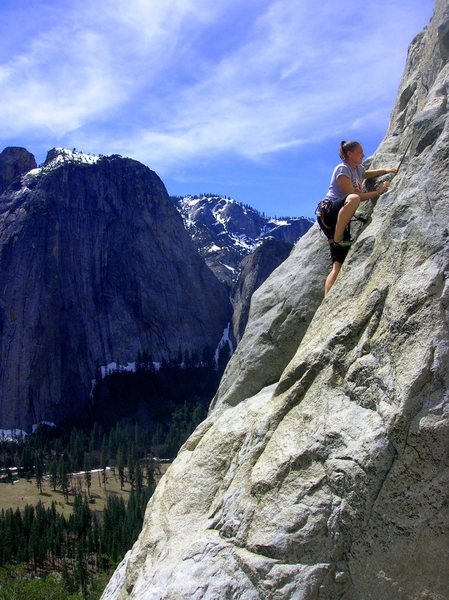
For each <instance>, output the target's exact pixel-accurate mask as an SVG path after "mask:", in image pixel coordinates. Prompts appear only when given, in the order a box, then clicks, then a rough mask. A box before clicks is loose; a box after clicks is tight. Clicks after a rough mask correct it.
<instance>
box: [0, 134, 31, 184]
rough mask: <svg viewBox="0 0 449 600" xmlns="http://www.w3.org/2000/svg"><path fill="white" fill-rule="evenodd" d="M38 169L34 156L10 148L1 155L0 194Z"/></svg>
mask: <svg viewBox="0 0 449 600" xmlns="http://www.w3.org/2000/svg"><path fill="white" fill-rule="evenodd" d="M36 167H37V165H36V160H35V158H34V156H33V155H32V154H31V153H30V152H28V150H25V148H18V147H15V146H9V147H8V148H5V149H4V150H3V152H2V153H1V154H0V194H1V193H2V192H4V191H5V189H6V188H7V187H8V186H9V185H10V184H11V183H12V182H13V181H14V180H16V179H17V178H18V177H20V176H21V175H24V174H25V173H28V171H31V169H35V168H36Z"/></svg>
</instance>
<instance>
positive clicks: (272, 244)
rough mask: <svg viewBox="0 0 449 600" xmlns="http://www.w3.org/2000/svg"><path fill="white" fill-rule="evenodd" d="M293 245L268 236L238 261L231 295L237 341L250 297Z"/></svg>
mask: <svg viewBox="0 0 449 600" xmlns="http://www.w3.org/2000/svg"><path fill="white" fill-rule="evenodd" d="M292 248H293V245H292V244H290V243H288V242H283V241H280V240H276V239H274V238H268V239H266V240H265V241H264V242H262V244H261V245H260V246H258V247H257V248H256V250H254V252H252V253H251V254H249V255H248V256H246V257H245V258H244V259H243V260H242V262H241V263H240V269H241V270H240V275H239V278H238V280H237V283H236V286H235V290H234V293H233V295H232V306H233V313H232V328H233V333H234V338H235V340H236V341H237V343H238V342H239V341H240V340H241V338H242V335H243V332H244V331H245V327H246V323H247V322H248V315H249V308H250V304H251V297H252V295H253V294H254V292H255V291H256V290H257V288H259V287H260V286H261V285H262V283H263V282H264V281H265V280H266V279H267V277H268V276H269V275H271V273H272V272H273V271H274V269H276V268H277V267H278V266H279V265H280V264H281V263H282V262H283V261H284V260H285V259H286V258H287V257H288V255H289V254H290V252H291V250H292Z"/></svg>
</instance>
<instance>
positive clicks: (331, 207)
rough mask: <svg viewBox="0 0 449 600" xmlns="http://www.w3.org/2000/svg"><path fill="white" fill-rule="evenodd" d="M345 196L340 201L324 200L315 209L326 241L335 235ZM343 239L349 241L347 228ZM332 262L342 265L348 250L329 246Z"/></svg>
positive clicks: (332, 245) (349, 236) (349, 235)
mask: <svg viewBox="0 0 449 600" xmlns="http://www.w3.org/2000/svg"><path fill="white" fill-rule="evenodd" d="M346 198H347V196H345V197H344V198H342V199H340V200H329V199H328V198H325V199H324V200H323V201H322V202H320V203H319V204H318V206H317V209H316V211H315V212H316V215H317V222H318V225H319V226H320V228H321V230H322V231H323V232H324V235H325V236H326V237H327V239H328V240H333V238H334V234H335V226H336V224H337V218H338V213H339V212H340V209H341V208H343V206H344V203H345V201H346ZM343 239H347V240H349V239H351V234H350V231H349V226H348V227H347V228H346V230H345V233H344V236H343ZM329 250H330V253H331V258H332V262H339V263H343V262H344V260H345V258H346V256H347V255H348V252H349V248H347V247H345V248H342V247H341V246H336V245H334V244H329Z"/></svg>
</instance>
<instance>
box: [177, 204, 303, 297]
mask: <svg viewBox="0 0 449 600" xmlns="http://www.w3.org/2000/svg"><path fill="white" fill-rule="evenodd" d="M173 200H174V201H175V202H176V206H177V208H178V210H179V212H180V213H181V216H182V218H183V220H184V225H185V227H186V229H187V231H189V233H190V234H191V236H192V239H193V242H194V244H195V245H196V247H197V249H198V251H199V253H200V254H201V256H203V258H204V259H205V261H206V264H207V265H208V266H209V268H210V269H211V270H212V271H213V273H215V275H216V276H217V277H218V279H219V280H220V281H222V282H223V283H226V284H227V285H233V284H234V283H235V282H236V281H237V279H238V276H239V273H240V269H241V267H240V265H241V262H242V260H243V259H244V258H245V256H248V254H251V253H252V252H253V251H254V250H255V249H256V248H257V247H258V246H259V245H260V244H261V243H262V242H263V241H264V240H266V239H268V238H270V237H271V238H275V239H277V240H281V241H285V242H289V243H290V244H294V243H295V242H297V241H298V239H299V238H300V237H302V236H303V235H304V234H305V233H306V232H307V231H308V230H309V229H310V227H311V226H312V224H313V221H312V219H309V218H307V217H282V218H277V217H267V216H266V215H265V214H263V213H260V212H259V211H257V210H256V209H254V208H252V207H251V206H249V205H248V204H242V203H240V202H237V201H236V200H234V199H233V198H228V197H226V196H221V195H214V194H203V195H198V196H184V197H179V196H178V197H173Z"/></svg>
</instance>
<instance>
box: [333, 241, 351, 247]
mask: <svg viewBox="0 0 449 600" xmlns="http://www.w3.org/2000/svg"><path fill="white" fill-rule="evenodd" d="M351 244H352V241H351V240H340V241H339V242H335V241H334V243H333V245H334V246H336V247H337V248H339V247H340V248H350V247H351Z"/></svg>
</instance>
